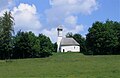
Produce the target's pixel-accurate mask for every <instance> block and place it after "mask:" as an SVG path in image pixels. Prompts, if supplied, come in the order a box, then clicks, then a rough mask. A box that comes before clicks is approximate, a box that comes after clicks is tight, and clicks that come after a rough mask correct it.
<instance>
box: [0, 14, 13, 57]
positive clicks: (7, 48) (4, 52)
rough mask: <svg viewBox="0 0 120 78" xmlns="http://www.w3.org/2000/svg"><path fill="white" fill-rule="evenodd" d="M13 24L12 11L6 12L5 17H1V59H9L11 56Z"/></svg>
mask: <svg viewBox="0 0 120 78" xmlns="http://www.w3.org/2000/svg"><path fill="white" fill-rule="evenodd" d="M13 25H14V21H13V17H12V15H11V12H5V13H4V15H3V17H0V59H8V58H10V56H11V52H12V42H11V39H12V32H13V31H14V30H13Z"/></svg>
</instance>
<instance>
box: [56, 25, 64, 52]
mask: <svg viewBox="0 0 120 78" xmlns="http://www.w3.org/2000/svg"><path fill="white" fill-rule="evenodd" d="M57 31H58V39H57V52H60V43H61V40H62V31H63V28H62V26H58V28H57Z"/></svg>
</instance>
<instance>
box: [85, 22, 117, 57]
mask: <svg viewBox="0 0 120 78" xmlns="http://www.w3.org/2000/svg"><path fill="white" fill-rule="evenodd" d="M112 26H113V22H112V21H106V23H101V22H99V21H97V22H95V23H93V25H92V27H91V28H89V33H88V34H87V35H86V42H87V48H88V49H89V51H88V54H95V55H96V54H100V55H101V54H113V51H114V49H115V47H116V46H117V45H118V37H117V34H116V32H115V31H114V30H113V29H112Z"/></svg>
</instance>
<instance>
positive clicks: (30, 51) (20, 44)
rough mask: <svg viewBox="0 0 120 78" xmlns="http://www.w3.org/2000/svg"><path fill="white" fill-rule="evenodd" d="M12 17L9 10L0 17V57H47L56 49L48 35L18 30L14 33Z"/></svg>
mask: <svg viewBox="0 0 120 78" xmlns="http://www.w3.org/2000/svg"><path fill="white" fill-rule="evenodd" d="M13 25H14V18H13V17H12V16H11V13H10V12H5V14H4V15H3V16H2V17H0V59H11V58H35V57H48V56H50V55H52V52H55V51H56V49H55V48H56V46H54V44H52V42H51V40H50V38H49V37H47V36H45V35H43V34H39V35H38V36H36V35H35V34H34V33H32V32H23V31H19V32H18V33H17V34H16V35H15V36H12V34H13V35H14V29H13Z"/></svg>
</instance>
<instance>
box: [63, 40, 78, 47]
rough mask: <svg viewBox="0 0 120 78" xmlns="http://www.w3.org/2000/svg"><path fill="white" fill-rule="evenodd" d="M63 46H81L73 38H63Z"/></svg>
mask: <svg viewBox="0 0 120 78" xmlns="http://www.w3.org/2000/svg"><path fill="white" fill-rule="evenodd" d="M61 45H65V46H71V45H79V43H78V42H76V41H75V40H74V39H73V38H62V40H61Z"/></svg>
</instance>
